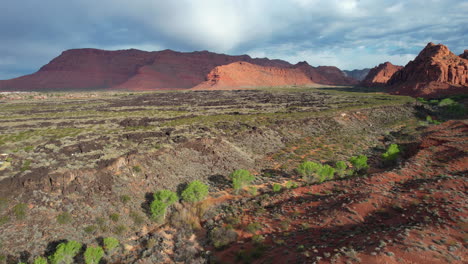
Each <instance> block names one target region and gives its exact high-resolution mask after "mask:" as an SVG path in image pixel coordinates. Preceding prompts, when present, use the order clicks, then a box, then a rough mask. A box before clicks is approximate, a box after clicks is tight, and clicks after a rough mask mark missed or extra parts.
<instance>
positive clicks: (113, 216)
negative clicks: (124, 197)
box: [109, 213, 120, 223]
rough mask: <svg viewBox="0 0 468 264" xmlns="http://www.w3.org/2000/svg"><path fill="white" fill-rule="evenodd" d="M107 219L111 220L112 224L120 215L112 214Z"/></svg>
mask: <svg viewBox="0 0 468 264" xmlns="http://www.w3.org/2000/svg"><path fill="white" fill-rule="evenodd" d="M109 219H110V220H112V222H114V223H115V222H118V221H119V219H120V215H119V214H118V213H112V214H110V215H109Z"/></svg>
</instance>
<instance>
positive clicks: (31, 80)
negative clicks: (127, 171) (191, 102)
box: [0, 49, 355, 91]
mask: <svg viewBox="0 0 468 264" xmlns="http://www.w3.org/2000/svg"><path fill="white" fill-rule="evenodd" d="M236 61H245V62H248V63H251V64H256V65H260V66H267V67H276V68H301V69H302V70H303V71H304V73H305V74H306V75H307V76H308V77H309V78H310V79H312V81H313V82H315V83H320V84H330V85H349V84H353V83H355V80H354V79H352V78H349V77H346V76H345V75H344V74H343V72H341V71H340V70H339V69H338V68H336V67H328V66H321V67H317V68H315V67H312V66H310V65H308V64H307V65H302V66H301V64H298V65H294V66H293V65H291V64H290V63H288V62H286V61H282V60H269V59H266V58H264V59H258V58H256V59H252V58H251V57H249V56H248V55H241V56H229V55H224V54H216V53H212V52H208V51H201V52H189V53H182V52H175V51H171V50H164V51H156V52H146V51H140V50H134V49H132V50H119V51H105V50H97V49H74V50H68V51H65V52H63V53H62V54H61V55H60V56H58V57H57V58H55V59H53V60H52V61H51V62H50V63H48V64H47V65H45V66H43V67H42V68H41V69H40V70H39V71H38V72H36V73H33V74H30V75H26V76H22V77H18V78H15V79H11V80H5V81H0V91H1V90H3V91H48V90H57V91H70V90H97V89H106V88H107V89H126V90H153V89H177V88H181V89H188V88H191V87H194V86H196V85H198V84H200V83H202V82H204V81H205V80H206V79H205V77H206V76H207V75H208V74H209V73H210V71H211V70H213V69H214V68H215V67H217V66H221V65H227V64H230V63H233V62H236ZM266 85H268V84H267V83H265V84H263V85H262V86H266Z"/></svg>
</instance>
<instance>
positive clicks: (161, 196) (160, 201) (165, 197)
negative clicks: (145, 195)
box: [150, 190, 179, 221]
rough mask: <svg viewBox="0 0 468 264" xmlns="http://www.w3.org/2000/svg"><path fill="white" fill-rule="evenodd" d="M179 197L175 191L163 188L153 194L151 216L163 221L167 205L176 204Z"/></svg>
mask: <svg viewBox="0 0 468 264" xmlns="http://www.w3.org/2000/svg"><path fill="white" fill-rule="evenodd" d="M177 200H179V197H177V194H176V193H175V192H173V191H169V190H161V191H157V192H155V193H154V194H153V201H152V202H151V204H150V211H151V217H152V218H153V220H157V221H161V220H163V219H164V218H165V216H166V209H167V207H169V206H171V205H172V204H174V203H175V202H176V201H177Z"/></svg>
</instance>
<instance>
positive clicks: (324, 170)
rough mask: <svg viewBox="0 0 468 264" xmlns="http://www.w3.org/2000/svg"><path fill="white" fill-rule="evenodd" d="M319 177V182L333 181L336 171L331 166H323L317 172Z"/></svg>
mask: <svg viewBox="0 0 468 264" xmlns="http://www.w3.org/2000/svg"><path fill="white" fill-rule="evenodd" d="M317 175H318V182H324V181H327V180H332V179H333V176H334V175H335V169H334V168H332V167H331V166H330V165H323V166H322V167H320V168H319V170H318V171H317Z"/></svg>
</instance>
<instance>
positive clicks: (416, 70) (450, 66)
mask: <svg viewBox="0 0 468 264" xmlns="http://www.w3.org/2000/svg"><path fill="white" fill-rule="evenodd" d="M466 54H467V52H466V51H465V53H464V54H462V55H461V56H457V55H455V54H453V53H452V52H450V50H449V49H448V48H447V47H446V46H444V45H442V44H438V45H436V44H434V43H429V44H427V46H426V47H425V48H424V49H423V50H422V51H421V52H420V53H419V55H418V56H417V57H416V59H414V60H413V61H410V62H409V63H408V64H407V65H406V66H405V67H404V68H403V69H402V70H400V71H398V72H397V73H395V74H394V75H393V76H392V78H391V79H390V80H389V81H388V85H389V86H390V87H389V91H390V92H391V93H393V94H401V95H410V96H415V97H426V98H430V97H440V96H447V95H452V94H460V93H467V92H468V60H467V59H466V58H465V57H466Z"/></svg>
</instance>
